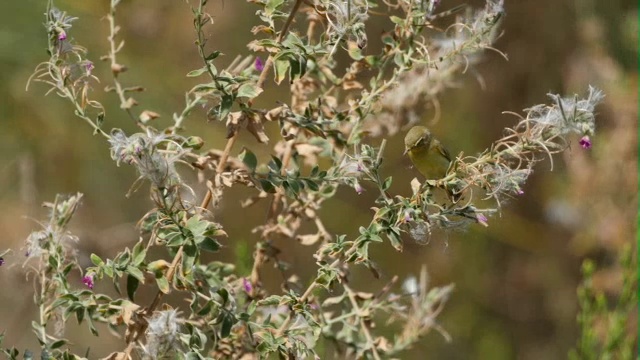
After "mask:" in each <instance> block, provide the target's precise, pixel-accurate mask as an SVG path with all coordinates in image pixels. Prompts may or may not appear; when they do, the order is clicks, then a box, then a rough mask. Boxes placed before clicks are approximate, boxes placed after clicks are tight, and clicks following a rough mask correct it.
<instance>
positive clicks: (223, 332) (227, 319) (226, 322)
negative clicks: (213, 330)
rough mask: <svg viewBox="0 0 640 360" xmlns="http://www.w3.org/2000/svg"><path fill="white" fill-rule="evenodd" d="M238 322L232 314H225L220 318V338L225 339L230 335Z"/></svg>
mask: <svg viewBox="0 0 640 360" xmlns="http://www.w3.org/2000/svg"><path fill="white" fill-rule="evenodd" d="M237 322H238V319H236V318H235V316H233V315H232V314H229V313H225V315H223V317H222V328H221V329H220V337H222V338H226V337H227V336H229V335H230V334H231V328H232V327H233V325H234V324H235V323H237Z"/></svg>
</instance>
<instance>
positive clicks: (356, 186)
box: [353, 181, 364, 195]
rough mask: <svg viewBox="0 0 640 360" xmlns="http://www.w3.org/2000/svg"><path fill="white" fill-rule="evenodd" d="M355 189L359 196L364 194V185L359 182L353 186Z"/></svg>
mask: <svg viewBox="0 0 640 360" xmlns="http://www.w3.org/2000/svg"><path fill="white" fill-rule="evenodd" d="M353 188H354V189H355V190H356V192H357V193H358V195H360V194H362V193H363V192H364V188H363V187H362V185H360V183H359V182H357V181H356V183H355V185H353Z"/></svg>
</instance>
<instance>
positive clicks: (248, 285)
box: [242, 278, 253, 294]
mask: <svg viewBox="0 0 640 360" xmlns="http://www.w3.org/2000/svg"><path fill="white" fill-rule="evenodd" d="M242 287H243V288H244V291H245V292H246V293H247V294H251V292H252V291H253V286H252V285H251V281H249V280H248V279H247V278H242Z"/></svg>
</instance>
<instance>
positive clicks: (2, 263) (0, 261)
mask: <svg viewBox="0 0 640 360" xmlns="http://www.w3.org/2000/svg"><path fill="white" fill-rule="evenodd" d="M2 265H4V259H3V258H1V257H0V266H2Z"/></svg>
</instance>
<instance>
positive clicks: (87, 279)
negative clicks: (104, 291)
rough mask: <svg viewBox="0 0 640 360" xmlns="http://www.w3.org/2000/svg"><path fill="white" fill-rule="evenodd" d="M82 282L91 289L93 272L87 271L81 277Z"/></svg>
mask: <svg viewBox="0 0 640 360" xmlns="http://www.w3.org/2000/svg"><path fill="white" fill-rule="evenodd" d="M82 283H83V284H85V285H87V287H88V288H89V289H92V290H93V285H94V283H93V274H91V273H89V274H87V275H85V276H84V277H83V278H82Z"/></svg>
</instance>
